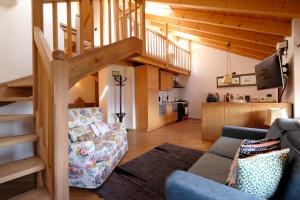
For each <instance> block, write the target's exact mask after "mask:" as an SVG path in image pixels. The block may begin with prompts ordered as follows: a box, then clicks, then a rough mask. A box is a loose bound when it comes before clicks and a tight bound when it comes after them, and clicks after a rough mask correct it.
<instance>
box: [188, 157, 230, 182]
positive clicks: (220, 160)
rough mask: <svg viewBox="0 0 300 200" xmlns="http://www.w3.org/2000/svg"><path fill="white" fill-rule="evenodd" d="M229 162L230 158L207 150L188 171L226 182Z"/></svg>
mask: <svg viewBox="0 0 300 200" xmlns="http://www.w3.org/2000/svg"><path fill="white" fill-rule="evenodd" d="M231 163H232V159H230V158H226V157H222V156H219V155H216V154H213V153H210V152H208V153H205V154H204V155H203V156H201V158H200V159H199V160H198V161H197V162H196V163H195V164H194V165H193V166H192V167H191V168H190V169H189V170H188V172H190V173H193V174H196V175H199V176H203V177H205V178H208V179H211V180H213V181H216V182H219V183H222V184H226V180H227V176H228V173H229V170H230V165H231Z"/></svg>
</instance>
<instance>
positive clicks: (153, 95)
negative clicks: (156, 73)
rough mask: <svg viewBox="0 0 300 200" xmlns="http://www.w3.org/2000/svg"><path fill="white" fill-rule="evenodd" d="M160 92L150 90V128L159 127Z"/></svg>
mask: <svg viewBox="0 0 300 200" xmlns="http://www.w3.org/2000/svg"><path fill="white" fill-rule="evenodd" d="M158 93H159V92H158V90H157V89H150V90H148V128H150V127H155V126H158V125H159V123H160V121H159V117H158V116H159V104H158Z"/></svg>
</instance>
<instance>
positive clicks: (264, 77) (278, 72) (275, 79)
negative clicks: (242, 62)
mask: <svg viewBox="0 0 300 200" xmlns="http://www.w3.org/2000/svg"><path fill="white" fill-rule="evenodd" d="M255 75H256V85H257V90H264V89H270V88H282V87H284V80H283V78H284V77H283V71H282V65H281V57H280V55H279V53H275V54H273V55H272V56H270V57H268V58H266V59H265V60H263V61H262V62H261V63H259V64H258V65H256V66H255Z"/></svg>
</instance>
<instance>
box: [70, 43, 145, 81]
mask: <svg viewBox="0 0 300 200" xmlns="http://www.w3.org/2000/svg"><path fill="white" fill-rule="evenodd" d="M141 53H142V42H141V40H139V39H137V38H136V37H131V38H127V39H124V40H121V41H119V42H116V43H113V44H111V45H107V46H104V47H101V48H94V49H92V50H88V51H86V52H84V53H83V54H81V55H78V56H75V57H73V58H70V59H69V60H68V67H69V87H72V86H73V85H74V84H75V83H76V82H77V81H79V80H81V79H82V78H84V77H85V76H87V75H90V74H93V73H95V72H96V71H99V70H100V69H101V68H99V66H101V67H102V68H104V67H106V66H108V65H110V64H112V63H113V62H117V61H120V60H124V59H126V58H129V57H134V56H137V55H141Z"/></svg>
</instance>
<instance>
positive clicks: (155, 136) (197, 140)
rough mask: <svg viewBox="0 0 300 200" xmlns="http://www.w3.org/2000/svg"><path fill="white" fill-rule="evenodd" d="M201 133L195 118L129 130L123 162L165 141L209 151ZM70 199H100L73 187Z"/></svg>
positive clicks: (209, 143) (208, 143)
mask: <svg viewBox="0 0 300 200" xmlns="http://www.w3.org/2000/svg"><path fill="white" fill-rule="evenodd" d="M201 134H202V133H201V121H200V120H195V119H189V120H185V121H182V122H179V123H175V124H172V125H169V126H166V127H163V128H160V129H157V130H154V131H151V132H145V131H139V130H133V131H129V132H128V143H129V151H128V152H127V154H126V155H125V157H124V158H123V160H122V161H121V164H122V163H125V162H127V161H129V160H131V159H133V158H135V157H137V156H140V155H141V154H143V153H145V152H147V151H149V150H151V149H152V148H154V147H156V146H158V145H160V144H163V143H171V144H176V145H181V146H184V147H188V148H192V149H197V150H201V151H207V150H208V148H209V147H210V146H211V145H212V143H211V142H206V141H203V140H202V139H201ZM70 200H99V197H98V196H97V195H96V194H95V193H93V192H91V191H89V190H86V189H73V188H72V189H70Z"/></svg>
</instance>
